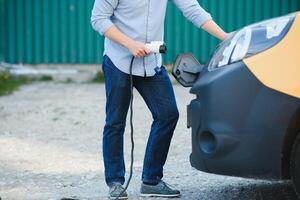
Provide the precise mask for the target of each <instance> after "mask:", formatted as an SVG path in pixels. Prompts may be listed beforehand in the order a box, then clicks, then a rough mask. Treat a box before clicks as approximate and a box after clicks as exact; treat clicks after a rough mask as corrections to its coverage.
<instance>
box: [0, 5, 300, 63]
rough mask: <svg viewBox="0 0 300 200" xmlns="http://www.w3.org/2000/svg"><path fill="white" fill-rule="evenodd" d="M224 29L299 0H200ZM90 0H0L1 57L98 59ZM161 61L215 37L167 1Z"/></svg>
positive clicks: (202, 48) (200, 51) (201, 48)
mask: <svg viewBox="0 0 300 200" xmlns="http://www.w3.org/2000/svg"><path fill="white" fill-rule="evenodd" d="M199 2H200V4H201V5H202V6H203V7H204V8H205V9H206V10H208V11H209V12H210V13H211V14H212V16H213V18H214V19H215V20H216V21H217V23H219V24H220V25H221V26H222V27H223V28H224V29H225V30H226V31H228V32H230V31H234V30H236V29H238V28H241V27H243V26H244V25H247V24H250V23H253V22H257V21H260V20H263V19H267V18H271V17H275V16H279V15H284V14H286V13H290V12H293V11H297V10H300V0H221V1H220V0H199ZM93 3H94V0H0V18H1V19H0V25H1V29H0V34H1V35H0V39H1V44H0V60H1V58H2V60H4V61H5V62H8V63H25V64H41V63H46V64H93V63H100V62H101V60H102V52H103V38H102V37H101V36H99V35H98V34H97V33H96V32H94V31H93V30H92V28H91V26H90V13H91V9H92V6H93ZM165 27H166V30H165V41H166V43H167V45H168V52H167V54H166V55H165V56H164V62H165V63H172V62H173V61H174V59H175V56H176V55H177V54H179V53H183V52H192V53H194V54H195V55H196V57H197V58H198V59H200V61H202V62H205V61H206V60H207V59H208V58H209V56H210V55H211V53H212V52H213V50H214V49H215V47H216V45H217V44H218V40H216V39H215V38H213V37H212V36H209V35H208V34H207V33H205V32H203V31H201V30H199V29H197V28H196V27H193V25H192V24H191V23H190V22H188V21H187V20H186V19H184V18H183V16H182V14H181V13H180V11H179V10H178V9H177V8H176V7H175V6H174V5H173V3H169V6H168V8H167V17H166V23H165Z"/></svg>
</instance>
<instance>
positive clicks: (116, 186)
mask: <svg viewBox="0 0 300 200" xmlns="http://www.w3.org/2000/svg"><path fill="white" fill-rule="evenodd" d="M123 190H124V187H123V186H122V184H121V183H112V184H111V186H110V187H109V198H110V199H117V197H118V196H119V195H120V194H121V192H123ZM118 199H128V196H127V193H126V192H124V193H123V194H122V195H121V196H120V197H119V198H118Z"/></svg>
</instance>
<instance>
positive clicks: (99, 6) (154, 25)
mask: <svg viewBox="0 0 300 200" xmlns="http://www.w3.org/2000/svg"><path fill="white" fill-rule="evenodd" d="M172 1H173V2H174V3H175V4H176V6H177V7H178V8H179V9H180V10H181V11H182V12H183V14H184V16H185V17H186V18H187V19H188V20H190V21H191V22H192V23H193V24H194V25H195V26H197V27H201V26H202V25H203V24H204V23H205V22H206V21H208V20H210V19H211V15H210V14H209V13H207V12H206V11H205V10H204V9H203V8H202V7H201V6H200V5H199V3H198V2H197V0H172ZM167 3H168V0H95V3H94V8H93V11H92V17H91V23H92V26H93V28H94V29H95V30H96V31H98V32H99V33H100V34H101V35H103V34H104V33H105V32H106V31H107V30H108V29H109V28H110V27H112V26H113V25H115V26H116V27H117V28H118V29H119V30H120V31H121V32H122V33H124V34H126V35H127V36H129V37H131V38H132V39H134V40H136V41H140V42H143V43H149V42H152V41H163V38H164V21H165V15H166V8H167ZM174 26H175V24H174ZM104 54H106V55H107V56H108V57H109V58H110V59H111V61H112V62H113V63H114V65H116V67H117V68H118V69H119V70H121V71H122V72H124V73H127V74H129V66H130V61H131V58H132V54H131V53H130V51H129V50H128V49H127V48H125V47H123V46H122V45H120V44H118V43H116V42H113V41H111V40H109V39H108V38H105V42H104ZM161 65H162V57H161V55H160V54H154V53H151V54H149V55H147V56H146V57H144V58H136V59H135V60H134V63H133V69H132V71H133V75H136V76H154V75H155V73H156V72H155V68H156V67H161Z"/></svg>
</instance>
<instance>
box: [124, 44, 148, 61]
mask: <svg viewBox="0 0 300 200" xmlns="http://www.w3.org/2000/svg"><path fill="white" fill-rule="evenodd" d="M127 48H128V50H129V51H130V52H131V53H132V55H133V56H134V57H137V58H142V57H144V56H146V55H147V54H149V53H150V50H149V49H147V48H146V47H145V44H144V43H142V42H138V41H134V40H132V41H131V42H129V44H128V45H127Z"/></svg>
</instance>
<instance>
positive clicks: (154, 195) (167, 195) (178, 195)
mask: <svg viewBox="0 0 300 200" xmlns="http://www.w3.org/2000/svg"><path fill="white" fill-rule="evenodd" d="M140 196H141V197H165V198H174V197H180V196H181V195H180V194H140Z"/></svg>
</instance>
